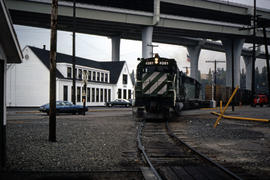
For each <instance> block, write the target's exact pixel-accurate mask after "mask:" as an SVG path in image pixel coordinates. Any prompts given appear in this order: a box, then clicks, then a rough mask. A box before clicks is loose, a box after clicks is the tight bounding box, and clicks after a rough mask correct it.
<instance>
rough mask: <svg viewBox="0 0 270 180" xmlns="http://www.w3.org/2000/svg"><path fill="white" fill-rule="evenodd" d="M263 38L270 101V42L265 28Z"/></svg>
mask: <svg viewBox="0 0 270 180" xmlns="http://www.w3.org/2000/svg"><path fill="white" fill-rule="evenodd" d="M263 38H264V46H265V58H266V68H267V80H268V99H269V97H270V72H269V71H270V69H269V52H268V42H267V37H266V30H265V27H263ZM268 104H269V106H270V100H268Z"/></svg>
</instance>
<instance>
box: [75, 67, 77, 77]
mask: <svg viewBox="0 0 270 180" xmlns="http://www.w3.org/2000/svg"><path fill="white" fill-rule="evenodd" d="M75 78H77V68H75Z"/></svg>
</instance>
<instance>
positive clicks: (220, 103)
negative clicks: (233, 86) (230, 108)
mask: <svg viewBox="0 0 270 180" xmlns="http://www.w3.org/2000/svg"><path fill="white" fill-rule="evenodd" d="M219 108H220V113H221V112H222V101H219Z"/></svg>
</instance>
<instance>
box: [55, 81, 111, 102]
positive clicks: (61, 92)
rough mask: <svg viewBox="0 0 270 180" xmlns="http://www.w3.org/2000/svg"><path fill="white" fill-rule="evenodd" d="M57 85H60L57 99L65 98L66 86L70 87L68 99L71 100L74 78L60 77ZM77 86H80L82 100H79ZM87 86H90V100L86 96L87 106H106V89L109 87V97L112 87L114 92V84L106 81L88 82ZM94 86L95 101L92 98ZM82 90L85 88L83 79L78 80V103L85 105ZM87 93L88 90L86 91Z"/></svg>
mask: <svg viewBox="0 0 270 180" xmlns="http://www.w3.org/2000/svg"><path fill="white" fill-rule="evenodd" d="M57 85H59V87H57V94H58V97H57V100H61V101H62V100H64V86H67V87H68V97H67V98H68V101H70V102H71V91H72V89H71V87H72V80H68V79H59V80H57ZM77 87H80V90H81V91H80V92H81V93H80V94H81V96H80V102H78V101H77ZM87 88H90V102H87V98H86V105H87V106H104V105H105V89H107V99H108V98H109V95H108V89H111V93H112V85H111V84H104V83H88V84H87ZM92 88H94V89H95V97H94V102H93V98H92ZM97 88H98V89H99V102H96V89H97ZM100 89H103V101H102V102H101V98H100V96H101V90H100ZM82 90H83V82H82V81H77V82H76V104H79V105H83V102H82ZM86 95H87V92H86Z"/></svg>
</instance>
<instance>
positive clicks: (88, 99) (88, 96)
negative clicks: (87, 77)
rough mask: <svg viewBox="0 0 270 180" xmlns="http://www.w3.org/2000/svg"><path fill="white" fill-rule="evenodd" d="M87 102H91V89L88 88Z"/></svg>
mask: <svg viewBox="0 0 270 180" xmlns="http://www.w3.org/2000/svg"><path fill="white" fill-rule="evenodd" d="M87 102H90V88H87Z"/></svg>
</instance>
